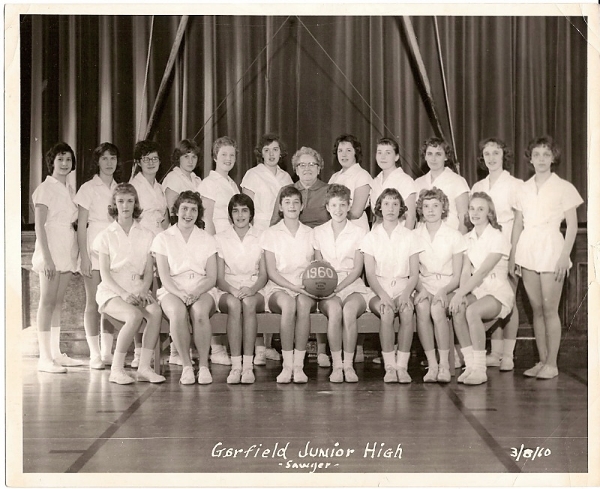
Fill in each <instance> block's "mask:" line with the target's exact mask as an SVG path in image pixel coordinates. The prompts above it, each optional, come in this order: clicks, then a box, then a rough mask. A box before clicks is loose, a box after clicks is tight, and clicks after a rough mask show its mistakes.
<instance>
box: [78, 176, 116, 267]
mask: <svg viewBox="0 0 600 489" xmlns="http://www.w3.org/2000/svg"><path fill="white" fill-rule="evenodd" d="M116 186H117V182H115V181H114V180H113V181H112V182H111V184H110V188H108V187H107V186H106V184H105V183H104V182H103V181H102V179H101V178H100V177H99V176H98V175H94V178H92V179H91V180H90V181H88V182H85V183H84V184H83V185H82V186H81V187H80V188H79V191H78V192H77V195H76V196H75V201H74V202H75V204H77V205H78V206H80V207H82V208H83V209H85V210H87V211H88V227H87V252H88V256H89V257H90V259H91V261H92V270H100V263H99V262H98V253H96V252H95V251H93V250H92V244H93V243H94V240H95V239H96V236H98V234H100V233H101V232H102V231H104V230H105V229H106V228H107V227H108V226H109V225H110V223H111V222H113V218H112V217H111V216H110V215H109V214H108V206H109V205H111V204H112V195H113V190H114V189H115V187H116Z"/></svg>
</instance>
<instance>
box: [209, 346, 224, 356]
mask: <svg viewBox="0 0 600 489" xmlns="http://www.w3.org/2000/svg"><path fill="white" fill-rule="evenodd" d="M210 352H211V354H212V355H215V354H217V353H223V352H224V353H227V350H226V349H225V347H224V346H223V345H210Z"/></svg>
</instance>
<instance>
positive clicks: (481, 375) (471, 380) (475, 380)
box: [464, 368, 487, 385]
mask: <svg viewBox="0 0 600 489" xmlns="http://www.w3.org/2000/svg"><path fill="white" fill-rule="evenodd" d="M484 382H487V374H486V372H485V368H474V369H473V370H472V371H471V375H469V376H468V377H467V378H466V379H465V380H464V383H465V385H479V384H483V383H484Z"/></svg>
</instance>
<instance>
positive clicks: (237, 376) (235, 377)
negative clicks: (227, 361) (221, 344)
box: [227, 368, 242, 384]
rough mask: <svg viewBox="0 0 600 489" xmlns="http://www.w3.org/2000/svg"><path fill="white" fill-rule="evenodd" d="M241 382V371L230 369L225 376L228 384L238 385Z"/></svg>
mask: <svg viewBox="0 0 600 489" xmlns="http://www.w3.org/2000/svg"><path fill="white" fill-rule="evenodd" d="M241 380H242V371H241V370H240V369H239V368H232V369H231V371H230V372H229V375H228V376H227V383H228V384H239V383H240V381H241Z"/></svg>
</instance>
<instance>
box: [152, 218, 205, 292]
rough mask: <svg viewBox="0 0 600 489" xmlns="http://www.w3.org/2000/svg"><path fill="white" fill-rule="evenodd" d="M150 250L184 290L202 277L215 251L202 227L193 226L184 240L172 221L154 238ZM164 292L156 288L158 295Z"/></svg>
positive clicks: (193, 287) (190, 287) (191, 287)
mask: <svg viewBox="0 0 600 489" xmlns="http://www.w3.org/2000/svg"><path fill="white" fill-rule="evenodd" d="M150 251H151V252H152V253H153V254H154V255H157V254H158V255H163V256H165V257H166V258H167V262H168V264H169V275H170V276H171V278H172V279H173V282H175V285H177V287H178V288H179V289H181V290H183V291H184V292H186V293H191V292H192V291H193V290H194V289H195V288H196V287H197V286H198V282H199V281H200V279H202V278H204V277H206V262H207V261H208V259H209V258H210V257H211V256H212V255H214V254H215V253H216V252H217V242H216V241H215V238H214V236H211V235H210V234H208V233H207V232H206V231H204V230H203V229H200V228H198V227H197V226H194V229H193V230H192V233H191V234H190V236H189V238H188V240H187V242H186V241H185V239H183V236H182V234H181V231H180V230H179V228H178V227H177V224H174V225H173V226H171V227H170V228H168V229H166V230H165V231H163V232H162V233H160V234H159V235H157V236H156V237H155V238H154V241H153V242H152V247H151V248H150ZM165 292H166V289H165V288H164V287H161V288H160V289H159V292H158V293H157V295H158V296H162V295H163V293H165Z"/></svg>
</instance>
